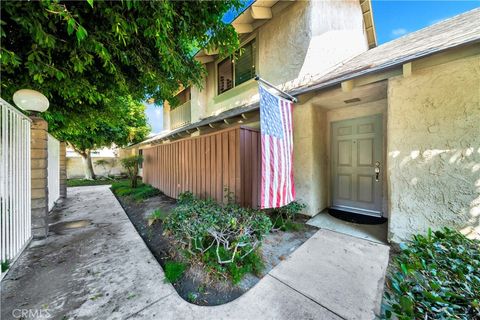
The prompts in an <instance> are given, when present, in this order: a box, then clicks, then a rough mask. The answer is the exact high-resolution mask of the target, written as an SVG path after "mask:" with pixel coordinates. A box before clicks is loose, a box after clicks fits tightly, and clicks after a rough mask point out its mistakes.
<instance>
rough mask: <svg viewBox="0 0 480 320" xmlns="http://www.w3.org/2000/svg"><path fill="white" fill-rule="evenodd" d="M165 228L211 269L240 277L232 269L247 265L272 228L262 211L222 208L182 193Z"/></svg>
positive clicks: (216, 204) (231, 205)
mask: <svg viewBox="0 0 480 320" xmlns="http://www.w3.org/2000/svg"><path fill="white" fill-rule="evenodd" d="M164 226H165V230H166V232H167V233H169V234H171V235H172V236H173V237H174V238H175V239H176V240H177V242H178V244H179V245H180V246H181V247H182V248H183V249H185V250H186V251H187V252H189V253H190V254H191V255H192V256H200V257H201V260H202V261H203V262H204V263H205V264H206V265H207V266H208V267H209V268H210V269H211V270H213V271H216V272H220V273H230V275H232V273H231V272H234V273H236V274H242V276H243V274H244V273H242V272H240V271H238V272H237V270H236V269H235V268H241V267H245V264H248V263H249V261H250V260H248V259H249V258H251V257H249V256H251V255H253V254H254V253H255V251H256V250H257V249H258V248H259V246H260V245H261V242H262V240H263V238H264V237H265V235H266V234H268V232H269V230H270V229H271V222H270V219H269V218H268V216H267V215H266V214H265V213H264V212H262V211H258V210H253V209H247V208H242V207H240V206H238V205H236V204H232V203H230V204H227V205H225V206H222V205H220V204H218V203H216V202H214V201H213V200H200V199H197V198H196V197H194V196H193V195H192V194H191V193H185V194H182V195H180V197H179V202H178V206H177V207H176V208H175V209H173V211H172V212H171V213H170V215H169V216H168V217H167V218H166V219H165V225H164ZM230 264H233V265H235V266H236V267H233V266H231V265H230ZM227 265H228V266H227ZM247 269H248V268H247ZM247 269H245V270H247ZM252 270H253V269H252ZM230 271H231V272H230ZM247 272H251V270H250V269H248V270H247ZM237 279H238V276H235V280H234V281H236V282H238V281H239V280H238V281H237ZM232 280H233V276H232Z"/></svg>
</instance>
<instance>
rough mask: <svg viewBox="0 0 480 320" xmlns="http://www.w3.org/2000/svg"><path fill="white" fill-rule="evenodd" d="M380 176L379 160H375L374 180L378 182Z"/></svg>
mask: <svg viewBox="0 0 480 320" xmlns="http://www.w3.org/2000/svg"><path fill="white" fill-rule="evenodd" d="M379 177H380V162H378V161H377V162H375V181H376V182H378V180H379Z"/></svg>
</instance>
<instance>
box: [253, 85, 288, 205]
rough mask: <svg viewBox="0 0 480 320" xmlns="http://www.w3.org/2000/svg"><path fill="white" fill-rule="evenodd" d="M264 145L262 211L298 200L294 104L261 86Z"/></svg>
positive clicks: (261, 118) (261, 119)
mask: <svg viewBox="0 0 480 320" xmlns="http://www.w3.org/2000/svg"><path fill="white" fill-rule="evenodd" d="M259 91H260V123H261V133H262V134H261V139H262V141H261V146H262V180H261V181H262V186H261V198H260V201H261V203H260V207H261V208H276V207H277V208H278V207H281V206H284V205H287V204H288V203H290V202H291V201H293V200H294V199H295V185H294V182H293V128H292V109H293V104H292V103H291V102H290V101H287V100H285V99H283V98H280V97H277V96H275V95H273V94H271V93H270V92H268V91H267V90H266V89H265V88H263V87H262V86H260V88H259Z"/></svg>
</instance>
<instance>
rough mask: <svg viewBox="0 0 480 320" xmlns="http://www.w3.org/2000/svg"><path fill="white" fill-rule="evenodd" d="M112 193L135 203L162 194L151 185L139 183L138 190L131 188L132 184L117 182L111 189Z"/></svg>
mask: <svg viewBox="0 0 480 320" xmlns="http://www.w3.org/2000/svg"><path fill="white" fill-rule="evenodd" d="M111 189H112V191H113V192H114V193H115V194H116V195H118V196H121V197H129V198H131V199H133V200H135V201H141V200H144V199H148V198H151V197H153V196H156V195H158V194H160V191H159V190H158V189H156V188H154V187H152V186H151V185H149V184H145V183H138V184H137V187H136V188H132V187H131V182H130V181H128V180H126V181H121V182H115V183H113V184H112V187H111Z"/></svg>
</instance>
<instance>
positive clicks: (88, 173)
mask: <svg viewBox="0 0 480 320" xmlns="http://www.w3.org/2000/svg"><path fill="white" fill-rule="evenodd" d="M80 154H81V156H82V159H83V169H84V171H85V179H87V180H93V179H95V172H94V171H93V164H92V156H91V154H90V150H85V151H84V152H82V153H80Z"/></svg>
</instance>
